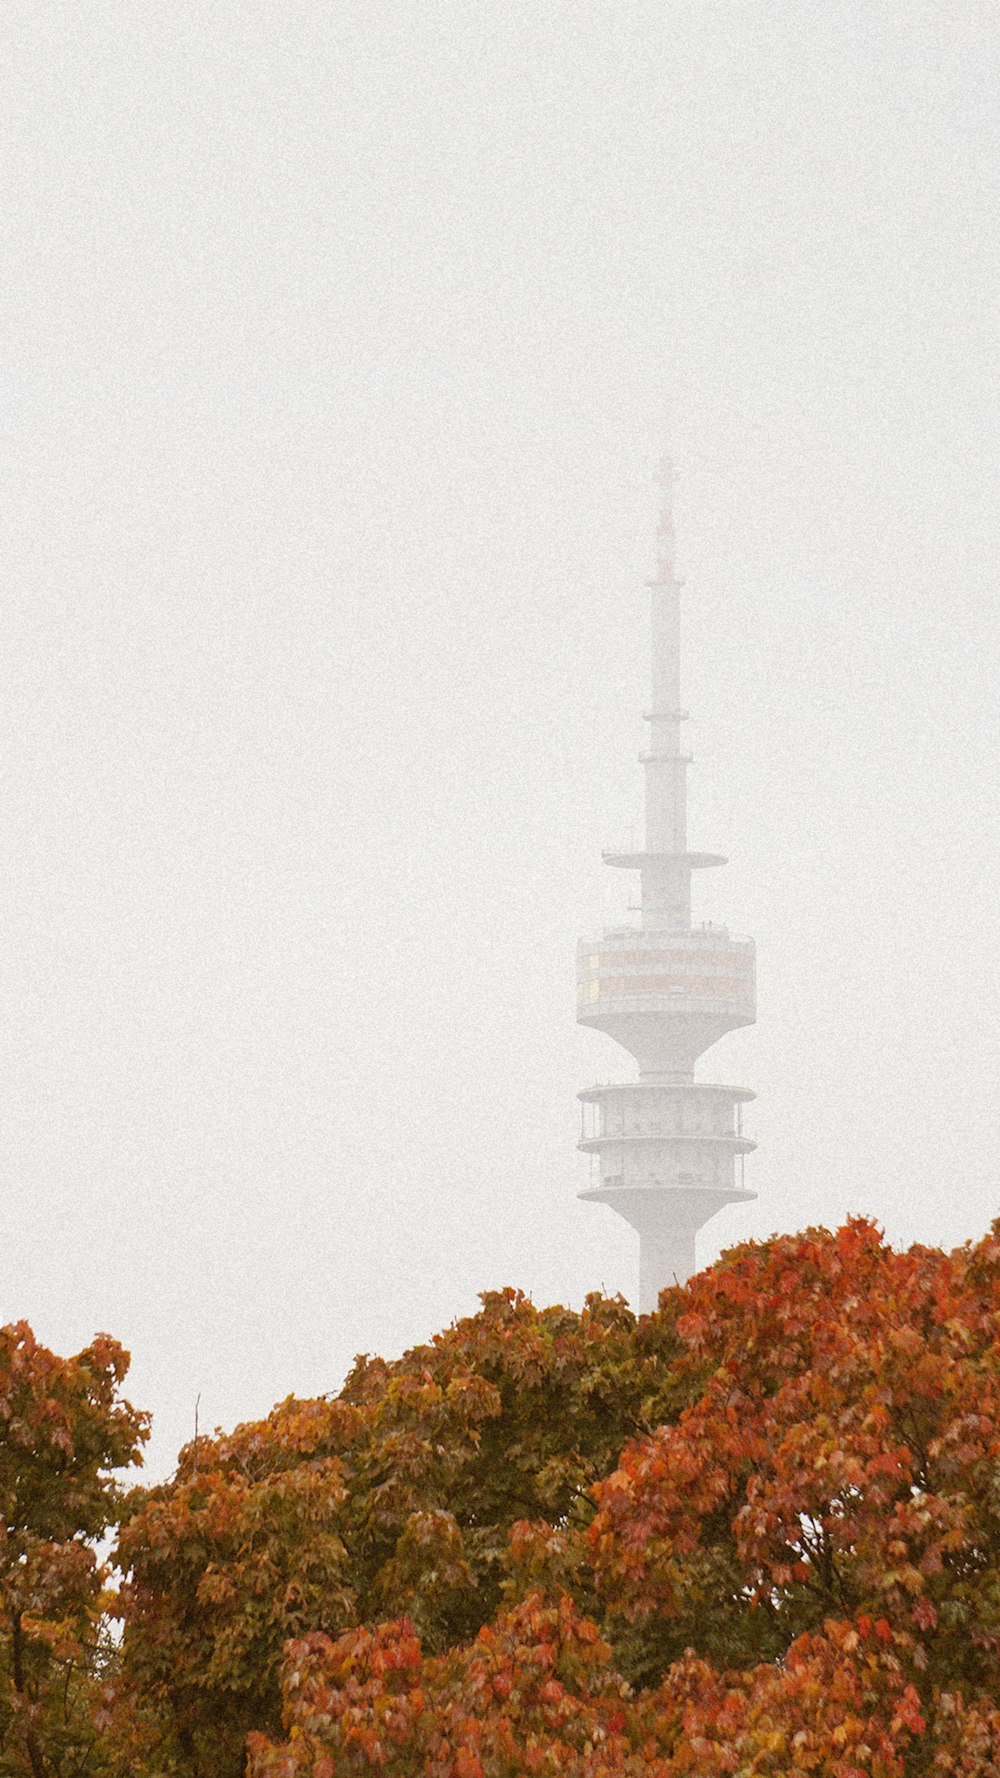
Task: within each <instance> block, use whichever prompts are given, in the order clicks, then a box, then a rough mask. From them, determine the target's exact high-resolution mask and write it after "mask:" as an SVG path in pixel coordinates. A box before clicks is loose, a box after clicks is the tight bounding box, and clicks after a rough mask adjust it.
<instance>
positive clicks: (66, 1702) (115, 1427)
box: [0, 1322, 147, 1778]
mask: <svg viewBox="0 0 1000 1778" xmlns="http://www.w3.org/2000/svg"><path fill="white" fill-rule="evenodd" d="M127 1369H128V1353H127V1352H125V1351H123V1350H122V1348H121V1346H119V1345H118V1344H117V1343H116V1342H115V1341H114V1340H111V1339H108V1338H106V1337H105V1336H103V1335H99V1336H98V1337H97V1338H96V1339H95V1340H94V1341H93V1342H92V1344H91V1345H90V1346H88V1347H87V1348H86V1350H85V1351H83V1352H80V1353H79V1354H78V1355H77V1357H75V1358H58V1357H57V1356H56V1355H55V1353H53V1352H49V1351H48V1350H47V1349H46V1348H45V1347H44V1346H42V1345H40V1344H39V1343H38V1341H37V1340H36V1339H35V1338H34V1335H33V1334H32V1332H31V1329H30V1328H29V1327H28V1326H27V1324H26V1323H24V1322H19V1323H17V1324H16V1325H13V1326H9V1327H4V1328H2V1329H0V1501H2V1518H0V1609H2V1621H0V1771H2V1772H3V1773H4V1774H5V1775H8V1774H9V1775H10V1778H15V1775H17V1774H21V1773H25V1774H30V1775H31V1778H69V1775H70V1774H75V1773H79V1772H83V1771H91V1772H92V1771H94V1770H95V1769H96V1766H95V1760H96V1759H97V1756H98V1753H99V1747H98V1743H99V1741H100V1739H101V1699H100V1695H99V1692H100V1679H101V1673H100V1653H101V1651H100V1618H101V1614H100V1604H101V1587H102V1584H103V1581H104V1578H105V1574H104V1569H103V1568H102V1566H101V1564H100V1562H99V1561H98V1558H97V1554H96V1552H95V1542H96V1540H98V1539H100V1538H101V1537H102V1535H103V1533H104V1532H105V1531H106V1530H107V1528H108V1526H109V1525H110V1524H112V1523H113V1522H114V1521H115V1519H116V1517H117V1512H118V1504H119V1491H118V1487H117V1484H116V1482H115V1478H114V1474H113V1472H114V1471H115V1470H119V1469H122V1468H124V1467H125V1466H127V1465H129V1464H132V1463H135V1462H137V1461H138V1459H139V1451H140V1447H141V1445H142V1442H143V1440H144V1439H145V1438H146V1436H147V1419H146V1416H145V1415H144V1414H141V1413H137V1412H136V1410H135V1409H134V1408H132V1407H131V1406H130V1405H129V1403H128V1402H127V1401H124V1400H123V1399H122V1397H121V1394H120V1386H121V1383H122V1381H123V1379H124V1377H125V1373H126V1371H127Z"/></svg>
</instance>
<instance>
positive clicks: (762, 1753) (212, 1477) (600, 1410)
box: [0, 1222, 1000, 1778]
mask: <svg viewBox="0 0 1000 1778" xmlns="http://www.w3.org/2000/svg"><path fill="white" fill-rule="evenodd" d="M998 1308H1000V1235H998V1233H997V1231H996V1230H995V1231H994V1233H993V1234H992V1235H991V1236H989V1237H987V1238H986V1239H985V1240H984V1241H983V1242H981V1243H979V1245H978V1246H976V1247H973V1248H967V1249H962V1250H961V1251H959V1252H957V1253H954V1254H950V1255H949V1254H944V1253H941V1252H939V1251H937V1250H933V1249H925V1248H917V1249H913V1250H911V1251H910V1252H908V1253H895V1252H893V1251H892V1250H891V1249H889V1248H888V1247H886V1246H885V1244H884V1243H883V1241H882V1240H881V1238H880V1236H879V1234H878V1232H877V1230H875V1229H874V1228H873V1227H872V1226H871V1225H869V1224H867V1223H863V1222H854V1223H851V1224H849V1225H848V1226H847V1227H846V1228H844V1229H841V1230H840V1231H838V1232H837V1233H836V1234H833V1235H831V1234H828V1233H826V1232H825V1231H810V1232H808V1233H807V1234H805V1235H801V1236H791V1237H783V1238H781V1239H775V1240H773V1241H771V1242H769V1243H767V1244H765V1245H762V1246H747V1247H743V1248H738V1249H735V1250H734V1251H732V1252H731V1253H729V1254H727V1255H726V1256H724V1258H723V1259H722V1260H721V1261H720V1262H719V1263H718V1264H717V1265H716V1266H715V1267H713V1268H712V1269H711V1270H710V1271H708V1272H705V1273H703V1274H701V1276H699V1277H698V1278H696V1279H695V1280H693V1281H692V1283H691V1284H690V1285H689V1286H687V1287H686V1288H684V1289H683V1290H674V1291H670V1292H666V1293H665V1294H664V1296H663V1298H662V1300H661V1305H660V1310H659V1313H658V1314H657V1315H655V1316H650V1317H646V1318H644V1319H643V1320H641V1321H636V1320H635V1318H634V1317H633V1316H632V1315H631V1314H630V1313H629V1311H628V1310H627V1309H626V1308H625V1307H624V1305H623V1304H622V1303H620V1302H609V1301H607V1300H604V1299H601V1298H598V1297H593V1298H590V1299H589V1300H588V1302H587V1304H586V1306H585V1308H584V1310H583V1311H582V1312H581V1313H579V1314H576V1313H572V1312H570V1311H567V1310H564V1309H548V1310H537V1309H535V1308H534V1307H533V1305H532V1304H531V1303H529V1302H527V1301H526V1300H525V1299H524V1298H523V1297H520V1296H518V1295H517V1294H516V1293H514V1292H504V1293H501V1294H495V1295H490V1296H487V1297H486V1298H484V1300H483V1307H482V1310H481V1312H480V1313H479V1314H478V1315H476V1316H473V1317H470V1318H469V1319H468V1320H466V1321H463V1322H460V1323H459V1324H458V1325H457V1326H455V1327H453V1328H451V1329H449V1330H448V1331H447V1332H446V1333H444V1334H442V1335H440V1336H438V1337H437V1338H436V1339H435V1340H434V1341H433V1342H432V1343H431V1344H430V1345H428V1346H426V1347H421V1348H418V1349H417V1350H415V1351H413V1352H410V1353H408V1354H407V1355H406V1356H405V1357H404V1358H403V1359H401V1360H399V1361H398V1362H395V1363H391V1364H387V1363H383V1362H382V1361H378V1360H362V1361H359V1363H358V1364H357V1366H356V1367H355V1369H354V1371H353V1372H352V1374H351V1376H350V1377H349V1378H348V1380H347V1383H346V1384H345V1386H344V1388H343V1390H342V1391H341V1393H340V1395H339V1396H337V1397H331V1398H325V1399H321V1400H317V1401H296V1400H289V1401H287V1402H284V1403H282V1404H281V1405H280V1406H279V1407H277V1408H276V1409H275V1410H274V1411H273V1413H272V1414H271V1415H270V1416H269V1417H268V1418H267V1419H266V1420H264V1421H261V1422H259V1423H254V1424H251V1425H247V1426H243V1427H239V1428H237V1430H236V1431H235V1432H234V1433H233V1434H231V1435H228V1436H224V1435H218V1436H217V1437H216V1438H215V1439H214V1440H213V1441H206V1440H204V1439H203V1440H201V1441H199V1444H198V1447H197V1450H195V1449H194V1447H188V1448H187V1449H186V1450H185V1451H184V1452H182V1453H181V1458H180V1462H179V1465H178V1470H177V1474H176V1476H175V1477H174V1478H173V1479H172V1480H171V1481H170V1482H169V1483H167V1484H164V1485H163V1486H161V1487H158V1488H153V1489H149V1490H136V1491H135V1492H133V1494H132V1495H131V1496H129V1497H128V1499H127V1501H126V1502H125V1503H124V1506H123V1507H122V1506H119V1505H118V1504H117V1503H116V1502H115V1500H114V1498H113V1496H112V1494H111V1493H110V1491H109V1490H108V1487H107V1477H106V1474H105V1473H104V1472H105V1471H106V1469H107V1467H108V1466H109V1465H110V1464H111V1463H112V1462H114V1463H118V1464H120V1463H122V1462H124V1461H127V1459H128V1456H129V1455H130V1454H132V1453H134V1451H135V1450H136V1449H137V1445H138V1441H139V1439H140V1438H141V1436H142V1431H143V1426H142V1421H141V1417H140V1416H137V1415H135V1414H134V1413H133V1412H132V1410H131V1409H129V1408H128V1407H127V1405H126V1404H123V1403H121V1402H120V1400H119V1398H118V1396H117V1393H116V1391H117V1386H118V1384H119V1383H120V1380H121V1375H122V1373H123V1361H122V1358H121V1355H120V1354H119V1353H118V1350H117V1348H115V1347H113V1346H112V1344H111V1343H110V1342H105V1343H103V1344H100V1343H99V1344H97V1345H95V1347H94V1348H93V1351H92V1353H91V1354H90V1355H88V1354H82V1355H81V1358H80V1359H78V1360H73V1361H69V1365H68V1366H66V1367H63V1369H65V1371H66V1375H67V1376H68V1375H69V1373H70V1371H72V1373H73V1375H74V1376H75V1377H76V1376H84V1377H85V1378H86V1377H88V1376H89V1377H92V1379H93V1408H92V1412H91V1414H90V1419H89V1420H88V1421H86V1422H85V1420H84V1419H80V1418H79V1415H78V1420H79V1427H80V1430H79V1433H78V1432H77V1430H76V1427H77V1420H74V1418H73V1413H74V1412H75V1411H77V1409H78V1408H79V1405H80V1404H79V1402H78V1400H77V1397H72V1400H71V1399H70V1397H69V1396H67V1395H66V1390H67V1388H68V1384H67V1383H66V1380H65V1378H64V1377H63V1369H61V1368H60V1367H61V1366H62V1361H60V1360H56V1359H53V1358H51V1355H49V1354H45V1355H43V1357H44V1362H42V1357H39V1355H38V1354H37V1349H34V1352H35V1360H34V1363H35V1368H36V1370H37V1371H38V1374H39V1377H40V1379H41V1380H40V1381H39V1382H38V1384H37V1388H36V1394H35V1396H33V1397H32V1398H31V1400H32V1402H33V1403H34V1408H33V1410H32V1414H33V1417H32V1414H26V1413H25V1412H24V1411H22V1410H21V1409H18V1408H15V1407H11V1406H9V1405H8V1408H7V1410H6V1411H5V1409H4V1405H3V1404H4V1403H5V1402H6V1403H7V1404H10V1403H12V1402H13V1401H14V1399H15V1395H16V1386H15V1383H14V1381H13V1376H14V1371H15V1369H16V1362H15V1361H16V1360H18V1354H19V1353H24V1352H27V1351H28V1350H29V1343H30V1336H28V1334H27V1330H23V1329H22V1330H14V1332H13V1334H12V1333H11V1330H8V1335H7V1336H5V1337H7V1338H8V1345H7V1346H6V1347H4V1348H3V1353H2V1358H0V1364H2V1366H4V1367H5V1368H4V1369H3V1373H2V1375H0V1465H5V1466H6V1467H4V1468H3V1469H2V1470H0V1474H2V1475H3V1476H4V1477H5V1478H6V1477H7V1475H8V1471H9V1472H10V1474H13V1473H14V1472H15V1471H17V1469H18V1464H19V1462H21V1458H20V1457H19V1455H18V1453H19V1452H23V1451H25V1450H27V1451H28V1452H29V1454H30V1462H31V1463H32V1464H33V1465H34V1466H35V1467H34V1469H33V1470H32V1475H33V1476H34V1477H35V1480H34V1482H33V1483H32V1484H31V1487H33V1488H37V1489H38V1490H39V1498H41V1497H42V1496H46V1497H47V1498H48V1497H49V1496H51V1497H52V1498H55V1496H56V1495H57V1494H59V1491H60V1489H61V1488H62V1487H63V1482H64V1481H65V1484H66V1485H65V1488H64V1490H63V1492H64V1495H65V1500H64V1505H63V1506H62V1507H61V1508H60V1512H61V1514H62V1516H61V1517H58V1524H56V1522H55V1520H53V1521H52V1522H51V1524H50V1522H49V1520H47V1519H44V1515H38V1514H36V1518H35V1521H32V1523H33V1525H34V1529H29V1530H24V1531H23V1533H22V1527H21V1525H20V1521H22V1520H23V1521H25V1524H27V1521H28V1520H29V1519H30V1517H31V1513H30V1510H29V1503H30V1500H31V1498H32V1497H33V1496H32V1494H31V1488H29V1491H28V1494H27V1495H25V1494H24V1493H23V1492H22V1493H20V1494H19V1493H18V1492H17V1489H16V1488H13V1491H12V1489H11V1485H8V1484H7V1482H6V1481H5V1486H7V1519H6V1524H7V1543H6V1544H5V1545H3V1546H2V1551H0V1579H2V1581H3V1585H4V1589H5V1591H4V1604H5V1608H6V1611H7V1619H8V1624H9V1625H10V1629H9V1631H8V1634H7V1637H6V1640H5V1643H4V1648H3V1651H2V1658H3V1661H4V1663H5V1665H4V1668H3V1675H2V1676H3V1680H4V1684H5V1691H4V1694H3V1699H2V1700H0V1709H2V1710H3V1716H2V1719H0V1721H2V1728H0V1733H2V1740H0V1773H10V1774H12V1775H13V1774H20V1773H30V1774H32V1778H42V1775H43V1774H45V1775H48V1774H52V1775H58V1778H69V1774H71V1773H77V1772H79V1773H83V1772H87V1773H92V1774H95V1775H96V1774H108V1775H112V1774H113V1775H114V1778H123V1775H124V1774H135V1775H136V1778H160V1775H164V1778H166V1775H168V1774H175V1775H176V1778H229V1775H231V1778H238V1775H240V1774H242V1773H244V1772H247V1773H248V1774H250V1775H252V1778H340V1775H341V1774H348V1773H363V1772H366V1771H371V1772H375V1771H384V1772H386V1773H387V1774H399V1775H400V1778H403V1775H404V1774H405V1775H407V1778H409V1775H411V1774H412V1775H413V1778H416V1775H417V1774H421V1773H432V1774H434V1773H436V1774H439V1775H440V1778H515V1775H518V1774H522V1773H533V1772H537V1773H540V1774H550V1773H551V1774H555V1773H569V1774H574V1773H575V1774H579V1775H580V1778H584V1775H586V1778H626V1775H628V1774H633V1773H635V1774H638V1773H645V1774H658V1775H659V1778H680V1775H681V1774H687V1773H699V1774H702V1773H704V1774H708V1775H709V1778H711V1775H714V1774H719V1775H720V1778H721V1775H722V1774H730V1773H734V1774H735V1773H740V1774H742V1773H754V1774H774V1778H778V1775H779V1774H781V1775H785V1774H796V1773H801V1774H807V1773H808V1774H814V1773H815V1774H829V1775H830V1778H856V1775H858V1774H865V1775H866V1778H911V1775H912V1778H915V1775H916V1774H920V1773H927V1774H940V1775H942V1778H943V1775H944V1774H962V1775H964V1778H987V1775H988V1774H991V1775H992V1774H997V1773H1000V1710H998V1709H995V1707H994V1700H997V1702H998V1703H1000V1419H998V1406H1000V1319H998ZM19 1342H20V1343H19ZM95 1355H96V1356H95ZM88 1365H89V1369H88ZM46 1366H48V1367H49V1369H48V1370H46ZM73 1367H77V1368H76V1369H75V1370H74V1369H73ZM80 1367H82V1369H81V1368H80ZM46 1389H50V1394H51V1399H52V1402H53V1403H54V1404H55V1405H54V1406H53V1409H52V1413H51V1415H49V1414H48V1412H47V1410H46V1409H45V1405H44V1404H45V1399H46V1397H45V1390H46ZM60 1389H62V1391H63V1395H62V1396H60V1394H59V1391H60ZM84 1393H85V1395H86V1387H85V1391H84ZM74 1402H76V1404H77V1408H76V1409H74V1407H73V1403H74ZM53 1428H57V1429H58V1430H57V1432H54V1431H52V1429H53ZM78 1438H79V1440H81V1441H89V1442H86V1451H85V1450H84V1443H83V1442H81V1443H80V1444H76V1443H75V1442H74V1441H75V1440H77V1439H78ZM18 1441H20V1442H18ZM8 1459H9V1461H8ZM74 1471H79V1473H80V1476H81V1477H82V1478H83V1480H81V1482H80V1483H79V1485H77V1484H75V1483H72V1481H71V1474H72V1472H74ZM26 1473H27V1472H26ZM47 1478H48V1479H47ZM74 1488H75V1489H76V1491H75V1492H74ZM77 1503H78V1504H77ZM46 1510H48V1509H46ZM74 1514H75V1515H76V1516H75V1517H74ZM112 1514H116V1515H117V1516H118V1517H119V1522H120V1528H119V1535H118V1547H117V1561H118V1563H119V1565H120V1570H121V1573H122V1576H123V1581H122V1586H121V1591H120V1595H119V1597H118V1599H117V1603H116V1605H115V1609H116V1610H117V1612H118V1614H119V1616H120V1624H121V1640H120V1643H116V1644H112V1645H110V1646H106V1647H105V1648H104V1649H103V1651H102V1649H101V1647H100V1645H99V1643H98V1641H97V1625H98V1623H99V1618H100V1611H101V1600H100V1598H99V1596H98V1586H99V1579H100V1577H99V1576H98V1575H97V1572H96V1569H95V1568H94V1565H93V1560H92V1557H91V1555H90V1549H91V1543H92V1539H93V1537H94V1536H95V1535H97V1534H98V1533H99V1531H100V1528H101V1525H102V1523H103V1522H105V1521H106V1519H107V1518H108V1517H109V1515H112ZM57 1516H58V1515H57ZM22 1534H23V1536H25V1537H27V1538H29V1540H30V1538H31V1537H34V1538H35V1540H36V1541H35V1543H33V1544H31V1546H30V1547H31V1550H32V1551H33V1552H34V1553H33V1554H32V1555H31V1556H30V1562H32V1563H34V1565H35V1566H34V1568H32V1570H31V1572H32V1574H35V1573H36V1572H37V1573H38V1575H40V1576H45V1575H48V1576H51V1579H50V1580H39V1581H38V1582H37V1584H35V1583H33V1584H35V1591H34V1593H33V1594H32V1596H31V1602H30V1603H28V1604H25V1603H24V1601H23V1600H22V1596H21V1594H19V1593H18V1591H17V1589H18V1586H19V1585H21V1586H22V1592H23V1588H24V1585H25V1584H26V1583H25V1582H24V1581H23V1580H22V1581H19V1580H18V1574H19V1572H21V1571H23V1570H24V1566H25V1564H24V1561H23V1560H22V1558H21V1554H20V1546H18V1545H17V1543H16V1540H17V1539H18V1537H21V1536H22ZM12 1539H13V1540H14V1541H13V1542H12V1541H11V1540H12ZM27 1547H28V1546H27V1545H25V1548H27ZM25 1597H26V1595H25ZM19 1600H21V1603H20V1604H19V1603H18V1601H19ZM15 1626H18V1627H17V1628H15ZM18 1638H20V1648H21V1653H20V1655H19V1656H18V1655H16V1654H15V1642H16V1641H17V1639H18ZM26 1650H27V1653H28V1664H27V1666H26V1664H25V1662H26V1654H25V1651H26ZM67 1676H68V1677H67Z"/></svg>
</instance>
